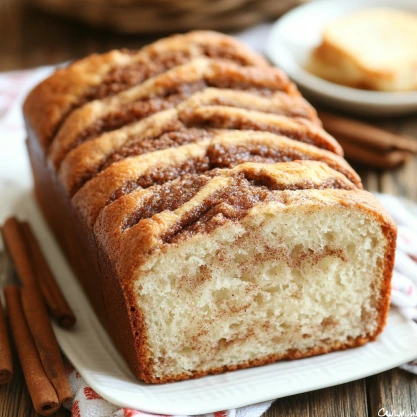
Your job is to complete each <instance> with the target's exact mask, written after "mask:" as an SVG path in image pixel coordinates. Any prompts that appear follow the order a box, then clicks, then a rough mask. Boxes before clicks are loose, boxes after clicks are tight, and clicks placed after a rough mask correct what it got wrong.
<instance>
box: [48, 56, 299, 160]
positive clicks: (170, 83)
mask: <svg viewBox="0 0 417 417" xmlns="http://www.w3.org/2000/svg"><path fill="white" fill-rule="evenodd" d="M205 86H217V87H221V88H232V89H233V88H235V89H238V90H248V91H252V92H256V93H257V94H260V95H265V94H266V95H271V94H272V93H273V92H274V91H285V92H287V93H288V94H292V95H299V93H298V91H297V90H296V89H295V87H293V84H292V83H291V82H290V81H289V80H288V78H287V77H286V76H285V75H284V74H283V73H282V72H281V71H279V70H277V69H275V68H270V67H267V68H259V67H240V66H238V65H236V64H233V63H228V62H223V61H219V60H210V59H205V58H199V59H195V60H193V61H191V62H190V63H187V64H184V65H181V66H178V67H174V68H173V69H171V70H169V71H167V72H165V73H163V74H161V75H158V76H156V77H154V78H151V79H149V80H147V81H145V82H144V83H142V84H139V85H138V86H136V87H133V88H131V89H129V90H126V91H123V92H121V93H119V94H116V95H114V96H112V97H110V98H106V99H104V100H101V101H98V100H95V101H92V102H90V103H88V104H86V105H84V106H83V107H80V108H79V109H77V110H75V111H74V112H72V113H71V115H70V116H69V117H68V118H67V119H66V120H65V122H64V123H63V125H62V126H61V128H60V129H59V131H58V133H57V135H56V136H55V139H54V140H53V142H52V143H51V146H50V148H49V151H48V155H49V158H50V159H51V161H52V163H53V164H54V165H55V166H56V167H59V165H60V163H61V162H62V159H63V158H64V157H65V155H66V154H67V153H68V152H69V151H70V150H71V149H73V148H74V147H76V146H77V145H79V143H80V142H82V141H84V140H86V139H87V138H89V137H91V136H97V134H98V133H99V132H101V131H108V130H112V129H113V127H114V128H117V127H120V124H119V123H122V122H123V123H124V124H127V123H130V122H133V121H134V120H137V119H138V118H139V119H140V118H143V117H144V115H145V117H146V116H149V115H150V114H152V113H154V112H155V111H160V110H163V109H165V108H167V106H168V107H173V106H174V105H175V104H176V103H178V102H179V101H182V100H184V99H185V98H187V97H189V96H190V95H191V94H192V93H193V92H195V91H198V90H199V89H200V90H201V89H203V88H204V87H205ZM137 106H139V107H138V108H137ZM123 109H126V113H124V110H123ZM119 115H120V117H122V121H119ZM125 117H126V118H127V120H126V118H125ZM115 126H116V127H115Z"/></svg>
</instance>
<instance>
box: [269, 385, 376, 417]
mask: <svg viewBox="0 0 417 417" xmlns="http://www.w3.org/2000/svg"><path fill="white" fill-rule="evenodd" d="M367 415H368V413H367V401H366V384H365V380H361V381H356V382H352V383H349V384H343V385H338V386H336V387H331V388H326V389H322V390H319V391H312V392H309V393H307V394H299V395H294V396H291V397H287V398H281V399H279V400H276V401H275V402H274V404H273V405H272V407H271V409H270V410H268V411H267V412H266V414H265V416H266V417H282V416H286V417H300V416H303V417H304V416H306V417H336V416H337V417H367Z"/></svg>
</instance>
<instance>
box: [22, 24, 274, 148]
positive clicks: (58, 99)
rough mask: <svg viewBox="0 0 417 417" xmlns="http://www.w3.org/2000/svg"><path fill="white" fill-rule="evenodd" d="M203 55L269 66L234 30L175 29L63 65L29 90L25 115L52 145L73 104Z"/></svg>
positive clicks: (99, 96)
mask: <svg viewBox="0 0 417 417" xmlns="http://www.w3.org/2000/svg"><path fill="white" fill-rule="evenodd" d="M204 56H206V57H209V58H222V59H224V60H227V61H232V62H237V63H239V64H240V65H242V66H244V65H252V66H262V67H266V66H268V63H267V62H266V60H265V59H264V58H263V57H262V56H260V55H259V54H257V53H255V52H253V51H252V50H250V49H249V48H247V47H246V46H245V45H244V44H242V43H240V42H238V41H236V40H235V39H233V38H232V37H230V36H226V35H222V34H220V33H217V32H210V31H195V32H190V33H187V34H185V35H173V36H170V37H168V38H164V39H161V40H159V41H157V42H154V43H153V44H151V45H149V46H146V47H144V48H142V49H140V50H139V51H128V50H120V51H119V50H115V51H111V52H108V53H106V54H101V55H98V54H93V55H90V56H88V57H87V58H84V59H81V60H79V61H75V62H74V63H72V64H71V65H69V66H68V67H66V68H62V69H59V70H58V71H56V72H55V74H53V75H52V76H51V77H49V78H47V79H46V80H45V81H43V82H42V83H40V84H39V85H38V86H37V87H36V88H35V89H34V90H33V91H32V92H31V93H30V95H29V96H28V99H27V100H26V102H25V104H24V113H25V115H26V120H27V122H28V125H29V127H30V128H31V129H33V131H34V133H35V134H36V136H37V137H38V138H39V141H40V142H41V144H42V146H43V147H44V148H47V147H48V145H49V143H50V142H51V140H52V138H53V136H54V135H55V134H56V132H57V130H58V129H59V126H60V124H61V123H62V122H63V120H64V119H65V118H66V117H67V116H68V114H69V113H71V112H72V111H73V110H74V109H76V108H78V107H80V106H82V105H83V104H85V103H88V102H89V101H92V100H95V99H103V98H105V97H108V96H111V95H114V94H116V93H119V92H121V91H123V90H126V89H128V88H130V87H132V86H134V85H137V84H140V83H142V82H143V81H145V80H147V79H148V78H151V77H153V76H155V75H158V74H161V73H163V72H165V71H166V70H168V69H170V68H173V67H174V66H177V65H180V64H183V63H186V62H189V61H190V60H192V59H194V58H198V57H204Z"/></svg>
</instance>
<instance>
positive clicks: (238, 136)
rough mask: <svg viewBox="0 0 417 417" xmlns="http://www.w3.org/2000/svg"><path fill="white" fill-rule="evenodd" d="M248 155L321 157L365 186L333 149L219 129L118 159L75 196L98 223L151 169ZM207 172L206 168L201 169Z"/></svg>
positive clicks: (227, 163) (213, 163) (224, 163)
mask: <svg viewBox="0 0 417 417" xmlns="http://www.w3.org/2000/svg"><path fill="white" fill-rule="evenodd" d="M257 146H258V149H259V147H260V150H258V149H257ZM251 149H254V151H253V152H252V154H253V155H254V158H250V155H251ZM262 149H263V150H264V152H265V150H270V151H271V155H268V154H264V155H262V152H263V151H262ZM238 151H243V155H241V156H240V157H239V158H238V159H234V158H232V156H233V155H235V154H236V153H237V152H238ZM219 152H220V155H219ZM257 156H258V157H257ZM245 158H246V161H248V160H251V159H252V160H255V161H256V160H257V161H264V162H279V161H290V160H301V159H310V160H321V161H325V162H326V163H327V164H329V165H330V166H332V168H334V169H336V170H338V171H339V172H342V173H343V174H344V175H347V177H348V178H349V179H350V180H351V181H353V182H354V183H355V184H356V185H357V186H358V187H360V188H361V187H362V184H361V181H360V178H359V176H358V175H357V174H356V172H355V171H354V170H353V169H352V168H351V167H350V166H349V164H348V163H347V162H346V161H345V160H344V159H343V158H340V157H338V156H337V155H334V154H333V153H331V152H328V151H325V150H322V149H319V148H316V147H314V146H311V145H308V144H305V143H302V142H297V141H294V140H291V139H289V138H286V137H283V136H279V135H274V134H271V133H266V132H253V131H239V132H236V131H219V132H215V133H213V138H212V140H208V139H204V140H203V141H198V142H196V143H194V144H189V145H185V146H181V147H179V148H168V149H165V150H161V151H157V152H151V153H148V154H145V155H139V156H136V157H131V158H127V159H123V160H122V161H120V162H116V163H114V164H112V165H110V166H109V167H108V168H107V169H105V170H104V171H102V172H101V173H99V174H98V175H97V176H96V177H94V178H93V179H92V180H90V181H89V182H87V183H86V184H85V185H84V186H83V187H82V188H81V189H80V190H79V191H78V192H77V193H76V194H75V195H74V197H73V199H72V201H73V204H74V205H75V207H76V208H77V210H78V211H79V212H80V214H81V215H82V216H83V217H84V218H85V221H86V223H87V224H90V225H94V222H95V220H96V218H97V215H98V214H99V213H100V211H101V210H102V209H103V208H104V207H105V206H106V205H107V204H109V203H110V202H111V201H112V195H113V194H114V193H115V192H116V191H117V190H119V189H123V187H126V186H127V188H128V189H129V188H130V184H131V183H132V182H135V183H137V182H138V180H139V179H140V178H141V177H142V176H145V175H147V173H148V172H149V171H151V170H163V169H164V168H168V167H173V169H175V168H176V167H181V166H182V165H183V164H185V163H187V162H192V161H196V163H197V164H198V163H200V161H202V160H203V161H204V163H205V164H206V166H207V167H210V168H213V167H231V166H234V165H236V164H238V163H241V162H242V161H244V160H245ZM203 171H204V168H203V170H202V171H201V172H203Z"/></svg>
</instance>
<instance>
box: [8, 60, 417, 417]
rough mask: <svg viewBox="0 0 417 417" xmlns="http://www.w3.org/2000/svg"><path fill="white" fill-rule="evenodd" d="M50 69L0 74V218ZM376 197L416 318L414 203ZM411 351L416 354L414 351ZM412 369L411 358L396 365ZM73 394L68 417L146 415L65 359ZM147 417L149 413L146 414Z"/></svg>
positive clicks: (396, 284) (401, 295) (416, 367)
mask: <svg viewBox="0 0 417 417" xmlns="http://www.w3.org/2000/svg"><path fill="white" fill-rule="evenodd" d="M52 71H53V68H51V67H43V68H37V69H34V70H28V71H16V72H9V73H3V74H0V191H1V194H2V207H1V212H0V221H2V220H3V219H4V218H5V217H6V216H7V215H8V214H10V213H11V207H12V203H13V198H14V197H15V196H17V195H18V194H19V193H20V192H21V190H22V189H27V188H28V187H30V186H31V183H30V181H31V179H30V178H31V176H30V172H29V163H28V161H27V157H26V152H25V149H23V148H24V138H25V132H24V126H23V120H22V115H21V110H20V109H21V105H22V102H23V99H24V97H25V96H26V94H27V92H28V91H29V90H30V89H31V88H32V87H33V86H34V85H36V84H37V83H38V82H39V81H40V80H42V79H43V78H45V77H46V76H48V75H49V74H50V73H51V72H52ZM377 197H378V198H379V199H380V201H381V203H382V204H383V205H384V206H385V208H386V209H387V210H388V212H389V213H390V214H391V216H392V217H393V218H394V220H395V221H396V223H397V224H398V226H399V237H398V249H397V254H396V261H395V271H394V277H393V281H392V299H391V302H392V304H393V305H395V306H397V307H399V308H400V310H401V312H402V313H403V314H404V316H406V317H407V318H409V319H410V320H417V206H416V205H414V204H413V203H411V202H407V201H406V200H400V199H398V198H396V197H393V196H389V195H386V194H378V195H377ZM416 355H417V353H416ZM402 368H403V369H405V370H407V371H409V372H413V373H415V374H417V360H416V361H414V362H410V363H408V364H405V365H403V366H402ZM68 375H69V381H70V384H71V387H72V390H73V394H74V399H73V401H72V402H71V403H68V404H66V406H67V408H69V409H71V410H72V415H73V416H74V417H97V416H100V417H107V416H108V417H134V416H142V417H146V416H147V415H148V414H147V413H144V412H142V411H139V410H131V409H126V408H120V407H117V406H115V405H113V404H110V403H109V402H107V401H106V400H104V399H103V398H101V397H100V396H99V395H98V394H97V393H96V392H95V391H93V390H92V389H91V388H90V387H88V386H87V385H86V383H85V382H84V380H83V379H82V378H81V376H80V374H79V373H78V372H77V371H76V370H75V369H74V368H73V367H72V366H71V365H70V364H68ZM271 403H272V402H271V401H267V402H264V403H261V404H255V405H252V406H247V407H242V408H239V409H234V410H228V411H218V412H216V413H212V414H206V415H205V417H259V416H260V415H261V414H263V413H264V412H265V411H266V410H267V409H268V408H269V407H270V405H271ZM149 416H154V415H151V414H149Z"/></svg>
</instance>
